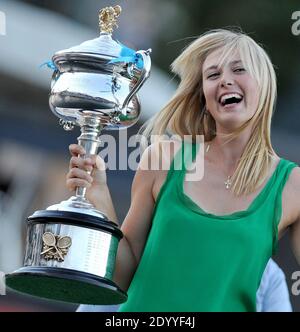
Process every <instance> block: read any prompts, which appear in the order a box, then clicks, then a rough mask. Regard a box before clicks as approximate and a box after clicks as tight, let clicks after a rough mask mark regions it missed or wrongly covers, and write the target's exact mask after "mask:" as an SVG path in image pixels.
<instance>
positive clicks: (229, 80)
mask: <svg viewBox="0 0 300 332" xmlns="http://www.w3.org/2000/svg"><path fill="white" fill-rule="evenodd" d="M233 84H234V81H233V79H232V78H231V77H230V75H223V77H222V78H221V81H220V85H221V87H225V86H231V85H233Z"/></svg>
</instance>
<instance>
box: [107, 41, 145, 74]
mask: <svg viewBox="0 0 300 332" xmlns="http://www.w3.org/2000/svg"><path fill="white" fill-rule="evenodd" d="M118 44H119V45H120V46H121V52H120V56H119V57H118V58H116V59H112V60H110V61H109V63H118V62H125V63H128V64H134V65H135V66H136V67H137V68H138V69H140V70H142V69H143V68H144V61H143V57H142V56H141V55H140V54H139V53H137V52H136V51H135V50H133V49H131V48H129V47H127V46H125V45H123V44H121V43H120V42H118Z"/></svg>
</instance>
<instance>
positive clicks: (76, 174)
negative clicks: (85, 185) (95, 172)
mask: <svg viewBox="0 0 300 332" xmlns="http://www.w3.org/2000/svg"><path fill="white" fill-rule="evenodd" d="M72 178H77V179H81V180H85V181H87V182H89V183H92V182H93V177H92V176H91V175H89V174H88V173H87V172H86V171H84V170H82V169H80V168H72V169H71V170H70V171H69V173H68V174H67V179H72Z"/></svg>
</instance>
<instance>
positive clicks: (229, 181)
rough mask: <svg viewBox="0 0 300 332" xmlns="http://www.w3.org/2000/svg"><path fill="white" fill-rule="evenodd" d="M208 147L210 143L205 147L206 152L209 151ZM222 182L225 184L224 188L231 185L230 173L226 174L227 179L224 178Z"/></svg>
mask: <svg viewBox="0 0 300 332" xmlns="http://www.w3.org/2000/svg"><path fill="white" fill-rule="evenodd" d="M209 148H210V144H208V145H207V147H206V150H205V152H206V153H207V152H208V151H209ZM224 184H225V188H226V189H230V187H231V185H232V182H231V175H228V176H227V179H226V181H225V182H224Z"/></svg>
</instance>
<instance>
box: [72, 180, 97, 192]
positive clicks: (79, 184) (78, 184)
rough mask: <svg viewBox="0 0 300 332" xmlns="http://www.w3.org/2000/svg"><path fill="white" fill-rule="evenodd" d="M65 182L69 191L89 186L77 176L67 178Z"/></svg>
mask: <svg viewBox="0 0 300 332" xmlns="http://www.w3.org/2000/svg"><path fill="white" fill-rule="evenodd" d="M66 184H67V188H68V189H69V190H70V191H74V190H75V189H76V188H77V187H84V188H89V187H90V186H91V184H90V183H89V182H88V181H86V180H82V179H77V178H71V179H67V180H66Z"/></svg>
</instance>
